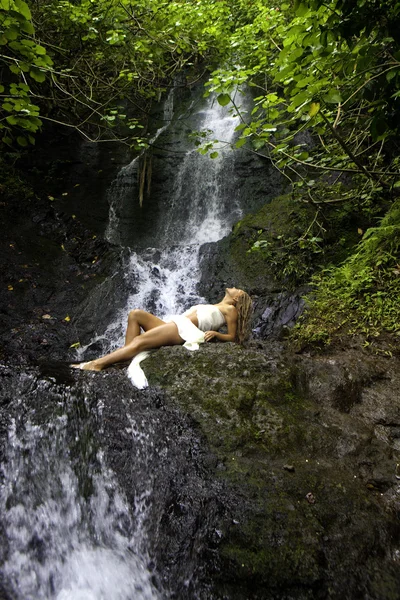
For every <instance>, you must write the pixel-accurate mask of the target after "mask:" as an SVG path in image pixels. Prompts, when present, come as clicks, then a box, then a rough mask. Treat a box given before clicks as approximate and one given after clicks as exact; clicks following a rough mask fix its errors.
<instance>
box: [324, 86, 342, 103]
mask: <svg viewBox="0 0 400 600" xmlns="http://www.w3.org/2000/svg"><path fill="white" fill-rule="evenodd" d="M323 99H324V101H325V102H326V103H327V104H339V102H341V101H342V96H341V95H340V92H339V91H338V90H334V89H331V90H329V92H328V93H327V94H326V95H325V96H324V97H323Z"/></svg>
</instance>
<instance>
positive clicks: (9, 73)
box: [0, 0, 52, 146]
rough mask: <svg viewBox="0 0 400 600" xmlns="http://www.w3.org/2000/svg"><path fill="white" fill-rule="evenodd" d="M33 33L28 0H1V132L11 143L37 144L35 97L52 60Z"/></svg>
mask: <svg viewBox="0 0 400 600" xmlns="http://www.w3.org/2000/svg"><path fill="white" fill-rule="evenodd" d="M33 36H34V27H33V25H32V18H31V12H30V10H29V7H28V5H27V4H26V2H24V1H23V0H0V73H1V82H2V83H1V84H0V98H1V105H0V135H1V139H2V141H3V143H5V144H8V145H10V144H11V143H12V141H13V139H16V141H17V143H18V144H19V145H20V146H27V145H28V143H29V142H30V143H34V137H33V136H34V134H35V133H36V132H37V130H38V129H39V127H40V126H41V124H42V122H41V120H40V119H39V107H38V105H37V104H36V103H34V97H35V96H36V94H37V93H38V90H39V88H40V85H38V84H41V83H43V82H44V81H45V78H46V75H45V73H46V70H47V69H48V68H49V67H50V66H51V65H52V60H51V58H50V57H49V56H48V55H47V53H46V50H45V48H44V47H43V46H42V45H40V44H39V43H37V42H36V40H35V39H34V37H33Z"/></svg>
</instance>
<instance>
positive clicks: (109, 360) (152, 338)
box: [73, 323, 184, 371]
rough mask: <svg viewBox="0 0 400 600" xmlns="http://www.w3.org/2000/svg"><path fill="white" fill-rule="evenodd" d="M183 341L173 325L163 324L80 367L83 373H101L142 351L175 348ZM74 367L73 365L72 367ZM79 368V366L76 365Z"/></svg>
mask: <svg viewBox="0 0 400 600" xmlns="http://www.w3.org/2000/svg"><path fill="white" fill-rule="evenodd" d="M183 342H184V340H183V339H182V338H181V336H180V335H179V333H178V328H177V326H176V325H175V323H163V324H162V325H159V326H158V327H153V329H149V330H148V331H146V332H145V333H142V334H141V335H138V336H136V337H135V338H134V339H133V340H132V342H130V343H129V344H127V345H126V346H124V347H123V348H119V349H118V350H114V352H111V353H110V354H106V355H105V356H102V357H101V358H97V359H96V360H92V361H90V362H88V363H84V364H83V365H81V368H82V369H84V370H85V371H101V370H102V369H104V368H106V367H109V366H110V365H113V364H114V363H117V362H122V361H125V360H131V359H132V358H133V357H134V356H136V355H137V354H139V352H142V351H143V350H152V349H154V348H160V347H161V346H176V345H178V344H183ZM73 366H74V365H73ZM77 366H78V367H79V365H77Z"/></svg>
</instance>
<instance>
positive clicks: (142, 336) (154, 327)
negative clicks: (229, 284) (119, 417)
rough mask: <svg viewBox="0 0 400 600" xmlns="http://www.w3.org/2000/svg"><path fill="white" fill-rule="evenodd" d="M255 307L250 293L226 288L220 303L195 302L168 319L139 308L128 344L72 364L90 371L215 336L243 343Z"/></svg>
mask: <svg viewBox="0 0 400 600" xmlns="http://www.w3.org/2000/svg"><path fill="white" fill-rule="evenodd" d="M251 311H252V302H251V298H250V296H249V295H248V294H246V292H244V291H243V290H240V289H237V288H226V291H225V296H224V297H223V298H222V300H221V301H220V302H218V303H217V304H199V305H197V306H193V307H192V308H190V309H189V310H187V311H186V312H185V313H184V314H183V315H177V316H173V317H171V319H170V321H168V322H166V321H163V320H162V319H159V318H158V317H156V316H155V315H152V314H151V313H148V312H146V311H144V310H140V309H135V310H132V311H131V312H130V313H129V317H128V327H127V330H126V335H125V345H124V346H123V347H122V348H119V349H118V350H114V352H111V353H110V354H106V355H105V356H102V357H101V358H97V359H96V360H91V361H90V362H86V363H81V364H75V365H72V366H73V367H74V368H78V369H83V370H87V371H102V370H103V369H105V368H106V367H109V366H110V365H113V364H115V363H118V362H123V361H128V360H131V359H133V358H135V357H137V356H138V355H139V354H140V353H143V352H145V351H147V350H154V349H156V348H160V347H161V346H175V345H178V344H181V345H182V344H183V345H184V346H186V347H187V348H188V349H189V350H196V349H197V348H198V344H199V343H202V342H210V341H211V340H213V339H217V340H219V341H221V342H238V343H239V344H241V343H243V341H244V340H245V339H246V337H247V336H248V332H249V327H250V317H251ZM223 325H226V327H227V333H220V332H219V329H220V328H221V327H222V326H223ZM142 330H143V332H142Z"/></svg>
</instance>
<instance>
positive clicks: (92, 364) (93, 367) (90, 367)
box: [71, 360, 102, 371]
mask: <svg viewBox="0 0 400 600" xmlns="http://www.w3.org/2000/svg"><path fill="white" fill-rule="evenodd" d="M71 367H72V368H73V369H82V371H101V370H102V368H101V367H100V366H99V365H98V364H96V361H95V360H91V361H89V362H84V363H78V364H74V365H71Z"/></svg>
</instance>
